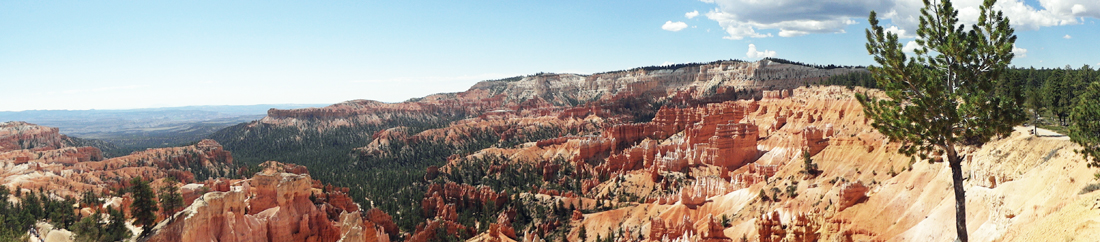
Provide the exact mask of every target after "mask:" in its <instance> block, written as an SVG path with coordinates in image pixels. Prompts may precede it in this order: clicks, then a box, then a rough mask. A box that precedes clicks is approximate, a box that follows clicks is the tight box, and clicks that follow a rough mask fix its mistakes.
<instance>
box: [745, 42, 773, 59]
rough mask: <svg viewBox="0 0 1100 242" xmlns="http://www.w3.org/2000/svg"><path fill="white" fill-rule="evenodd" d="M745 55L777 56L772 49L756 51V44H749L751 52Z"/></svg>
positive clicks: (754, 56) (758, 56)
mask: <svg viewBox="0 0 1100 242" xmlns="http://www.w3.org/2000/svg"><path fill="white" fill-rule="evenodd" d="M745 56H746V57H748V58H764V57H775V51H771V50H764V51H756V45H754V44H749V52H747V53H745Z"/></svg>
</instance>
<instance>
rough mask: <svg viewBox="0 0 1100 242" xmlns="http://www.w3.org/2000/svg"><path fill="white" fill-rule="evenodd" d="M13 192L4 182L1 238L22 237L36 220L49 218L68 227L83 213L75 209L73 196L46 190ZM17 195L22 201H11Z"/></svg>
mask: <svg viewBox="0 0 1100 242" xmlns="http://www.w3.org/2000/svg"><path fill="white" fill-rule="evenodd" d="M17 194H18V195H16V194H13V192H12V191H10V190H9V189H8V188H7V187H6V186H3V185H0V241H20V240H22V239H20V238H23V236H24V235H26V234H27V231H28V230H30V228H31V226H33V225H34V223H35V222H36V221H46V222H49V223H50V224H52V225H54V226H55V227H58V228H68V227H69V226H71V225H73V224H74V223H76V222H77V221H78V220H79V219H80V217H79V215H78V214H77V213H76V210H75V209H73V205H75V204H76V203H77V200H76V199H74V198H72V197H65V198H63V199H50V194H47V193H46V192H45V191H44V190H39V191H38V192H35V191H31V192H18V193H17ZM13 195H16V196H15V197H16V198H17V199H18V200H19V201H20V202H19V203H11V202H8V199H9V198H10V197H11V196H13Z"/></svg>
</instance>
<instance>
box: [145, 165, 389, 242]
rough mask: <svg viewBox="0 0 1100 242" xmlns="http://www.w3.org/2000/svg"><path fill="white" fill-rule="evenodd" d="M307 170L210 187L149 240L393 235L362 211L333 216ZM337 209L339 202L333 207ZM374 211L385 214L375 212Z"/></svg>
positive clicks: (373, 237)
mask: <svg viewBox="0 0 1100 242" xmlns="http://www.w3.org/2000/svg"><path fill="white" fill-rule="evenodd" d="M315 192H316V189H314V188H313V181H312V180H311V179H310V177H309V175H308V174H293V173H280V172H277V171H276V170H275V169H268V170H265V171H264V172H262V173H257V174H256V175H255V176H253V177H252V178H250V179H247V180H242V181H236V182H234V183H233V184H232V186H231V188H230V189H229V190H228V191H225V192H217V191H214V192H208V193H206V194H203V195H202V197H201V198H199V199H197V200H195V201H194V202H193V203H192V204H191V205H190V206H188V207H187V208H186V209H184V210H183V211H181V212H179V213H177V214H176V215H174V216H172V217H171V218H169V219H167V220H165V221H163V222H161V223H160V224H158V225H157V226H156V228H155V231H154V232H152V233H151V235H150V236H148V237H147V238H144V239H145V241H338V240H341V239H343V241H352V240H354V241H388V239H389V236H388V235H387V233H385V228H383V225H378V224H377V223H375V222H373V221H369V220H366V221H365V220H362V219H360V218H359V217H360V215H359V213H358V212H357V211H341V212H339V215H338V216H330V215H329V214H328V213H326V211H325V210H326V208H332V207H330V206H329V205H328V204H321V205H317V204H314V203H313V201H311V200H310V195H311V194H314V193H315ZM332 209H338V208H332ZM374 217H380V216H379V215H377V214H374Z"/></svg>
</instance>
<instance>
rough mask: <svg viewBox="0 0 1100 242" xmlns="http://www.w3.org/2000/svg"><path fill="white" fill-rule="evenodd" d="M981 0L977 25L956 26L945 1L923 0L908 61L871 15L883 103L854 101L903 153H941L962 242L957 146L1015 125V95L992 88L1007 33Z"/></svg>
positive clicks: (1008, 50) (1007, 46) (1018, 119)
mask: <svg viewBox="0 0 1100 242" xmlns="http://www.w3.org/2000/svg"><path fill="white" fill-rule="evenodd" d="M994 2H995V1H994V0H986V1H985V2H984V3H983V4H982V6H981V8H980V10H979V12H980V14H979V16H978V21H977V24H975V25H972V26H969V28H967V27H966V26H964V25H962V24H960V23H959V19H958V11H957V10H956V9H955V8H954V7H953V6H952V5H951V1H948V0H944V1H942V2H940V1H930V0H924V8H922V9H921V15H922V16H921V17H920V28H919V29H917V35H918V38H917V40H916V43H917V44H918V45H919V46H920V47H918V48H917V49H916V50H915V54H916V56H915V57H906V55H905V53H904V51H902V44H901V43H900V42H898V36H897V34H894V33H890V32H887V31H886V30H884V29H883V28H882V26H879V23H878V18H877V17H876V14H875V12H871V16H870V18H869V21H870V23H871V29H868V30H867V42H868V43H867V50H868V52H870V54H871V55H872V56H874V59H875V62H877V63H878V64H879V65H881V66H871V67H870V68H869V69H870V70H871V74H872V75H873V76H874V78H875V80H876V81H877V82H878V86H879V87H880V88H882V89H883V90H884V91H885V94H886V96H887V98H882V99H880V98H879V97H876V96H868V95H857V98H858V99H859V102H860V103H861V104H863V106H864V107H865V109H864V112H865V114H866V115H867V117H869V118H871V119H873V120H874V122H873V123H872V126H874V127H875V128H876V129H878V130H879V132H882V133H883V134H884V135H886V136H887V137H889V138H890V139H892V140H897V141H901V142H902V143H903V145H902V146H901V148H900V149H899V152H902V153H905V154H906V155H919V156H920V157H921V158H928V157H929V156H930V155H940V154H942V155H943V156H945V158H946V159H947V161H948V165H949V166H950V168H951V178H952V181H953V183H954V184H953V189H954V193H955V194H954V195H955V230H956V233H957V234H958V240H959V241H963V242H966V241H967V240H968V236H967V229H966V196H965V190H964V189H963V176H962V161H963V158H964V157H965V154H960V153H959V152H958V148H957V147H959V146H964V145H980V144H983V143H985V142H987V141H989V139H990V138H992V137H993V136H995V135H1005V134H1008V133H1010V132H1012V127H1013V126H1016V125H1018V124H1020V123H1022V122H1023V116H1024V115H1023V110H1022V109H1021V108H1020V107H1019V105H1018V103H1019V102H1021V100H1019V97H1020V96H1019V95H1008V96H1005V95H999V94H998V93H997V92H996V88H995V87H996V86H997V85H1001V84H1002V83H1000V82H1001V81H1002V80H1004V79H1003V78H1001V74H1002V73H1004V72H1005V69H1006V68H1007V66H1008V64H1009V63H1010V62H1011V61H1012V57H1013V54H1012V47H1013V44H1014V43H1015V42H1016V36H1015V35H1014V34H1013V32H1014V30H1013V29H1012V27H1011V26H1010V25H1009V21H1008V19H1006V18H1005V17H1004V15H1003V14H1002V13H1001V11H995V10H993V4H994Z"/></svg>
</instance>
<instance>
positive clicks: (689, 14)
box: [684, 10, 699, 19]
mask: <svg viewBox="0 0 1100 242" xmlns="http://www.w3.org/2000/svg"><path fill="white" fill-rule="evenodd" d="M696 16H699V10H695V11H691V12H688V13H685V14H684V17H687V18H688V19H693V18H695V17H696Z"/></svg>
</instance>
